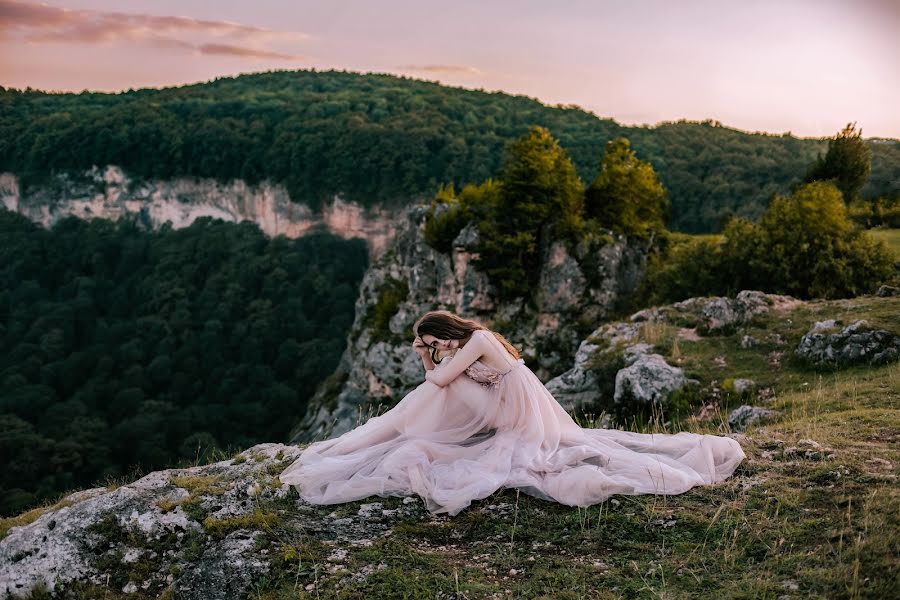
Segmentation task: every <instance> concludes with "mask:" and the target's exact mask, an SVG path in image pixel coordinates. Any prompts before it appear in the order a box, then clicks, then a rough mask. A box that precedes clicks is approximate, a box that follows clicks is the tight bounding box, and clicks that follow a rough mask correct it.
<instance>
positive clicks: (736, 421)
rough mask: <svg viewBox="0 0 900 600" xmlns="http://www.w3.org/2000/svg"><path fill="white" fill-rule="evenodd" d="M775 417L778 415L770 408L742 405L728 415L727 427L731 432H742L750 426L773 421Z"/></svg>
mask: <svg viewBox="0 0 900 600" xmlns="http://www.w3.org/2000/svg"><path fill="white" fill-rule="evenodd" d="M777 416H778V413H777V412H776V411H774V410H772V409H770V408H762V407H761V406H750V405H749V404H744V405H741V406H739V407H737V408H736V409H734V410H733V411H731V412H730V413H729V414H728V426H729V427H731V430H732V431H737V432H744V431H747V428H748V427H750V426H751V425H756V424H757V423H762V422H765V421H768V420H771V419H774V418H775V417H777Z"/></svg>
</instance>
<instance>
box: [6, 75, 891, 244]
mask: <svg viewBox="0 0 900 600" xmlns="http://www.w3.org/2000/svg"><path fill="white" fill-rule="evenodd" d="M535 124H536V125H540V126H542V127H545V128H546V129H547V130H549V131H550V132H551V134H552V135H553V136H554V137H555V138H556V139H558V140H559V143H560V145H561V146H562V147H563V148H565V150H566V152H567V153H568V155H569V157H570V159H571V160H572V163H573V164H574V166H575V169H576V172H577V173H578V175H579V176H580V177H581V179H582V180H583V181H588V182H590V181H593V178H594V176H595V174H596V168H597V164H598V163H599V160H600V158H601V155H602V154H603V151H604V147H605V144H606V143H607V142H608V141H610V140H612V139H615V138H618V137H623V136H624V137H627V138H628V139H629V140H630V142H631V145H632V148H633V149H634V151H635V153H636V155H637V156H638V157H639V158H640V159H641V160H645V161H647V162H649V163H650V164H651V165H653V168H654V170H655V171H656V173H657V174H658V176H659V179H660V181H661V182H662V184H663V185H664V186H665V187H666V189H667V190H668V192H669V199H670V202H671V207H672V212H671V219H670V221H669V223H668V226H669V227H670V228H671V229H674V230H679V231H689V232H700V231H716V230H718V229H719V227H720V226H721V224H722V223H724V221H725V220H726V219H727V218H728V217H729V216H730V215H737V216H743V217H747V218H758V217H759V216H760V215H761V214H762V212H763V210H764V209H765V207H766V204H767V202H768V200H769V199H770V198H771V197H772V196H773V195H774V194H775V193H786V192H788V191H789V189H790V186H791V185H792V184H793V183H796V182H797V181H799V180H801V179H802V173H803V172H804V170H805V168H806V166H807V165H808V164H809V163H810V162H811V161H812V160H813V159H814V158H815V156H816V155H817V153H819V152H821V151H822V150H823V149H824V148H825V143H826V142H825V141H824V140H817V139H798V138H796V137H793V136H791V135H790V134H784V135H769V134H750V133H745V132H742V131H739V130H736V129H731V128H728V127H723V126H721V125H720V124H719V123H717V122H713V121H703V122H687V121H679V122H676V123H663V124H660V125H658V126H655V127H624V126H621V125H619V124H617V123H616V122H614V121H612V120H610V119H601V118H598V117H597V116H596V115H594V114H592V113H590V112H586V111H584V110H582V109H580V108H578V107H575V106H561V105H557V106H546V105H544V104H541V103H540V102H538V101H536V100H534V99H532V98H528V97H524V96H511V95H509V94H505V93H501V92H494V93H487V92H484V91H482V90H465V89H460V88H450V87H446V86H441V85H439V84H437V83H432V82H427V81H420V80H414V79H409V78H405V77H395V76H391V75H375V74H367V75H361V74H356V73H346V72H338V71H328V72H316V71H274V72H266V73H257V74H248V75H241V76H238V77H223V78H219V79H216V80H214V81H210V82H207V83H201V84H196V85H186V86H179V87H170V88H164V89H138V90H129V91H127V92H122V93H119V94H104V93H95V92H82V93H80V94H59V93H44V92H38V91H34V90H30V89H28V90H25V91H20V90H12V89H3V88H0V171H10V172H14V173H16V174H18V175H20V176H21V177H22V181H23V184H24V185H25V186H27V185H28V184H29V183H35V182H39V181H41V180H43V179H45V178H46V177H47V176H48V175H49V174H51V173H53V172H58V171H63V170H71V169H76V170H80V169H87V168H90V167H91V166H92V165H98V166H103V165H106V164H115V165H119V166H121V167H123V168H124V169H125V170H126V171H127V172H128V173H129V175H132V176H135V177H148V178H149V177H156V178H170V177H174V176H203V177H214V178H218V179H220V180H223V181H229V180H231V179H233V178H242V179H244V180H246V181H248V182H250V183H256V182H259V181H261V180H263V179H268V180H271V181H273V182H280V183H283V184H284V185H285V186H286V187H287V189H288V191H289V193H290V195H291V197H292V198H293V199H294V200H295V201H297V202H303V203H307V204H310V205H313V206H316V205H317V204H318V203H320V202H321V201H323V200H325V199H328V198H330V197H331V196H332V195H334V194H341V195H343V196H344V197H346V198H348V199H352V200H356V201H358V202H361V203H363V204H374V203H378V204H383V203H390V202H403V203H405V202H408V201H409V200H410V199H413V198H420V197H431V196H433V195H434V193H435V191H436V189H437V188H438V186H439V185H440V184H444V183H451V182H452V183H453V184H454V185H455V186H456V188H457V189H461V188H463V187H464V186H465V185H466V184H468V183H471V184H477V183H478V182H482V181H484V180H486V179H489V178H492V177H498V176H499V173H500V170H501V168H502V166H503V165H502V157H503V152H504V149H505V147H506V145H507V144H508V143H509V142H510V141H512V140H514V139H516V138H518V137H521V136H522V135H524V134H525V133H526V132H527V131H528V128H529V127H530V126H531V125H535ZM866 144H867V146H869V147H870V148H871V150H872V177H871V178H870V179H869V182H868V183H867V185H866V186H865V187H864V188H863V189H862V192H861V194H862V196H863V197H866V198H874V197H880V196H891V195H894V194H897V193H900V191H898V186H900V183H898V179H897V176H896V174H897V172H898V171H900V143H898V142H897V141H896V140H885V141H878V142H877V143H876V142H875V141H870V142H866Z"/></svg>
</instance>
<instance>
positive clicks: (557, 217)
mask: <svg viewBox="0 0 900 600" xmlns="http://www.w3.org/2000/svg"><path fill="white" fill-rule="evenodd" d="M499 179H500V188H499V190H498V192H499V193H498V194H497V195H496V197H495V200H494V201H493V202H492V203H491V206H489V207H488V210H487V211H486V216H485V218H484V219H482V220H481V221H480V222H479V236H480V240H481V242H480V249H479V250H480V257H479V259H478V261H477V266H478V268H479V269H480V270H482V271H484V272H485V273H487V274H488V276H489V277H491V279H492V280H493V281H494V283H495V284H496V285H497V286H498V288H499V291H500V293H501V294H502V295H504V296H507V297H510V296H524V295H527V294H528V293H529V292H530V291H531V290H532V289H533V286H534V285H535V284H536V283H537V279H538V277H539V275H540V262H541V257H540V249H541V247H542V245H543V244H544V243H545V242H547V241H549V240H548V239H546V238H547V237H550V238H552V239H558V238H563V239H569V240H573V241H574V240H575V239H577V238H578V236H579V235H580V234H581V232H582V231H583V217H582V214H583V210H584V186H583V184H582V182H581V180H580V179H579V178H578V175H577V173H576V172H575V166H574V165H573V164H572V161H571V160H570V159H569V156H568V155H567V154H566V151H565V150H564V149H563V148H562V147H561V146H560V145H559V142H558V141H557V140H556V139H555V138H554V137H553V136H552V135H551V134H550V132H549V131H548V130H547V129H545V128H543V127H538V126H532V127H531V128H529V130H528V132H527V133H526V134H525V135H523V136H522V137H520V138H518V139H517V140H515V141H513V142H512V143H510V145H509V146H508V147H507V150H506V156H505V158H504V163H503V168H502V170H501V173H500V178H499Z"/></svg>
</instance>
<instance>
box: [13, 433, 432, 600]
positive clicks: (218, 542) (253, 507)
mask: <svg viewBox="0 0 900 600" xmlns="http://www.w3.org/2000/svg"><path fill="white" fill-rule="evenodd" d="M301 450H302V448H301V447H298V446H285V445H282V444H261V445H258V446H254V447H252V448H249V449H248V450H245V451H244V452H242V453H240V454H239V455H237V456H235V457H234V458H232V459H228V460H223V461H220V462H217V463H214V464H210V465H204V466H197V467H190V468H186V469H168V470H165V471H157V472H154V473H150V474H149V475H147V476H145V477H143V478H141V479H139V480H137V481H135V482H133V483H130V484H127V485H123V486H121V487H118V488H116V489H107V488H102V487H101V488H94V489H89V490H85V491H82V492H77V493H75V494H72V495H70V496H68V497H66V498H64V499H63V500H61V501H60V502H58V503H57V504H56V505H55V506H53V507H49V508H47V509H45V510H44V511H43V513H42V514H40V516H37V517H36V518H33V520H31V522H28V523H24V524H22V525H21V526H17V527H13V528H12V529H10V530H9V532H8V533H7V535H6V536H5V537H4V538H3V539H2V540H0V594H2V596H3V597H4V598H7V597H12V598H20V597H30V596H31V595H32V593H33V592H36V591H37V590H41V589H44V590H47V591H53V592H55V593H56V594H59V593H62V594H63V597H92V598H93V597H98V598H102V597H106V596H107V595H108V596H109V597H116V598H118V597H121V595H120V593H119V592H122V593H125V594H131V593H136V594H135V595H136V597H141V598H145V597H147V598H150V597H153V598H155V597H166V598H183V599H196V600H219V599H221V600H230V599H231V598H239V597H246V596H247V594H249V593H250V592H251V590H252V589H253V585H254V583H255V582H258V580H259V579H260V578H261V577H265V576H266V575H267V574H268V573H269V572H270V570H271V569H272V568H273V564H274V565H275V567H274V568H277V567H278V566H279V564H281V565H282V566H283V563H284V561H285V560H288V559H290V560H292V561H294V562H295V564H293V565H291V569H292V571H298V565H297V564H296V561H297V559H298V557H297V556H293V558H291V557H289V556H287V555H286V554H285V552H286V550H285V542H286V541H288V540H291V539H294V538H297V539H298V543H299V538H300V536H306V537H304V538H303V540H304V542H309V540H310V538H314V540H315V541H316V543H318V544H322V545H323V546H324V547H325V549H327V550H330V551H331V554H330V555H327V556H326V555H323V559H324V560H323V563H324V564H326V565H327V566H328V570H327V572H321V573H319V574H318V579H319V580H321V579H322V577H323V576H326V577H329V574H335V576H334V577H329V580H330V583H329V586H331V587H335V588H337V589H339V588H341V587H343V586H347V585H351V584H358V583H360V582H361V581H362V580H364V579H365V576H366V574H365V573H355V574H354V573H349V570H348V569H347V568H346V567H347V565H346V564H344V563H345V562H346V561H345V559H346V556H347V550H346V548H348V547H350V548H352V547H355V546H365V545H370V544H371V543H372V540H373V539H376V538H378V537H380V536H385V535H390V534H391V533H392V530H393V524H394V523H397V522H399V521H402V520H410V519H413V520H421V519H423V518H425V519H427V518H428V517H427V512H426V510H425V507H424V506H423V505H422V502H421V500H420V499H418V498H417V497H414V496H410V497H407V498H403V499H402V500H401V499H390V500H391V501H393V503H394V504H396V505H397V507H396V508H392V509H386V508H384V505H383V504H382V503H380V502H375V503H371V504H362V505H361V506H360V507H359V510H358V513H357V514H356V515H353V518H351V517H348V516H342V517H340V516H338V514H337V513H336V512H335V511H334V509H335V508H340V507H331V506H315V505H310V504H308V503H306V502H304V501H303V500H302V499H300V498H299V496H298V494H297V492H296V490H294V489H293V488H291V487H290V486H288V485H286V484H285V485H282V484H281V483H280V482H279V481H278V474H279V473H280V472H281V471H282V470H283V469H284V468H285V467H286V466H287V465H289V464H290V463H291V462H293V460H294V459H295V458H296V457H297V456H298V455H299V453H300V452H301ZM32 512H34V511H32ZM38 512H39V511H38ZM329 547H331V548H329ZM291 551H293V552H295V551H296V550H291ZM299 566H305V565H303V564H302V561H301V564H300V565H299ZM374 568H377V567H374ZM341 571H345V574H344V575H343V576H341V573H340V572H341ZM301 574H302V573H301V572H299V571H298V572H297V577H298V579H299V578H300V576H301ZM308 578H309V579H312V578H313V574H312V572H311V571H310V573H309V577H308ZM304 579H306V576H305V574H304ZM73 585H77V586H79V587H78V589H79V592H80V594H74V595H72V594H69V593H67V592H70V591H71V590H72V586H73ZM310 585H312V584H310ZM38 597H44V596H43V595H38Z"/></svg>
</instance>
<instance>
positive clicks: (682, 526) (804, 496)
mask: <svg viewBox="0 0 900 600" xmlns="http://www.w3.org/2000/svg"><path fill="white" fill-rule="evenodd" d="M898 314H900V298H877V297H871V296H866V297H859V298H853V299H850V300H838V301H828V302H825V301H822V302H809V303H802V304H798V305H796V306H794V307H792V308H790V309H788V310H787V311H786V312H783V313H772V314H769V315H764V316H763V317H761V318H759V319H758V320H756V321H754V322H753V323H752V324H751V325H750V326H747V327H744V328H742V329H739V330H738V331H736V332H735V333H733V334H731V335H727V336H718V337H709V338H699V339H697V338H696V337H695V336H694V335H689V334H686V333H687V332H685V331H679V330H677V329H667V328H662V327H659V328H658V329H656V330H648V331H646V332H644V334H645V335H644V338H645V339H652V340H654V343H656V344H657V347H658V348H659V349H660V351H661V352H664V353H665V354H666V355H667V358H668V360H669V361H671V362H673V363H678V364H680V365H681V366H682V367H683V368H684V369H685V371H686V372H687V374H688V375H689V376H692V377H697V378H698V379H700V380H701V382H702V383H703V384H704V385H705V386H707V387H708V388H709V389H718V390H719V392H720V395H719V396H716V398H717V400H715V401H712V402H711V403H710V404H709V406H707V407H706V409H705V410H703V411H701V412H700V413H699V414H697V415H694V416H692V417H691V418H688V419H685V420H683V421H681V422H677V423H660V422H659V421H656V422H651V423H648V424H646V425H638V424H635V426H634V427H632V428H633V429H640V430H642V431H645V432H670V433H671V432H675V431H681V430H690V431H695V432H701V433H717V434H726V433H728V426H727V424H726V419H725V417H724V415H726V414H727V413H728V410H729V409H730V408H733V407H734V406H736V405H738V404H741V403H745V402H747V401H750V402H751V403H754V404H759V405H765V406H767V407H769V408H772V409H775V410H777V411H779V416H778V417H777V418H776V420H774V421H773V422H772V423H770V424H767V425H764V426H756V427H751V429H749V430H748V431H747V432H746V433H745V434H744V435H739V436H738V439H739V440H740V442H741V445H742V446H743V448H744V450H745V452H746V453H747V460H746V461H745V462H744V463H743V464H742V465H741V466H740V467H739V468H738V470H737V471H736V473H735V475H734V476H733V477H732V478H730V479H728V480H726V481H724V482H722V483H720V484H717V485H714V486H709V487H701V488H695V489H693V490H691V491H689V492H687V493H685V494H682V495H679V496H650V495H648V496H635V497H631V496H614V497H613V498H611V499H610V500H608V501H606V502H603V503H602V504H599V505H596V506H591V507H588V508H577V507H568V506H563V505H561V504H557V503H553V502H545V501H542V500H539V499H536V498H533V497H531V496H528V495H525V494H518V493H516V492H515V491H514V490H500V491H498V492H497V493H495V494H493V495H492V496H490V497H488V498H486V499H484V500H481V501H478V502H475V503H474V504H473V506H472V507H470V508H469V509H467V510H465V511H463V512H462V513H460V514H459V515H457V516H455V517H450V518H448V517H445V516H441V517H430V516H429V515H427V514H425V513H423V512H418V513H414V514H410V515H409V516H408V517H404V518H403V519H402V520H400V521H399V522H398V523H396V524H395V525H394V529H393V532H392V533H391V535H389V536H387V537H377V538H375V539H372V540H371V544H368V545H366V544H363V545H350V544H342V543H341V542H340V541H337V542H336V541H335V540H330V539H324V538H323V537H322V536H321V535H320V534H319V531H320V530H319V529H317V528H316V527H315V526H311V525H310V524H313V523H315V522H316V520H317V518H322V517H324V516H325V515H328V514H329V513H332V512H334V513H336V515H335V516H336V517H350V518H351V520H352V521H354V522H356V521H357V518H358V517H356V515H357V511H358V510H359V508H360V506H361V505H362V504H363V503H367V502H373V501H378V502H381V503H382V504H383V507H384V508H387V509H393V508H397V507H400V506H401V505H402V500H401V499H399V498H388V499H383V498H378V497H371V498H367V499H365V500H362V501H358V502H349V503H345V504H341V505H330V506H314V507H312V508H313V512H310V511H309V510H308V509H304V510H300V509H299V508H298V506H297V504H296V503H295V501H294V500H289V499H283V500H280V501H278V502H274V501H273V502H260V504H259V506H257V508H256V510H257V512H258V513H259V518H252V519H250V518H248V519H245V520H243V521H241V522H240V523H237V522H235V523H231V522H229V523H225V524H219V523H213V524H211V525H216V526H219V527H224V526H226V525H227V531H232V530H236V529H250V530H259V531H261V532H262V534H263V535H261V536H259V537H258V538H257V539H256V542H255V544H256V545H255V548H257V550H258V552H259V553H260V554H259V556H261V557H262V556H263V555H265V556H267V557H269V560H271V568H270V570H269V572H268V573H267V574H266V575H264V576H261V577H259V578H258V579H257V580H256V581H255V582H254V588H253V593H252V594H251V595H252V597H254V598H260V599H269V600H275V599H286V598H373V597H378V598H473V599H474V598H518V597H523V598H546V599H570V598H571V599H576V598H697V597H704V598H705V597H721V598H888V597H891V595H892V594H893V592H894V591H895V590H896V589H898V586H900V581H898V570H897V569H896V566H897V562H898V557H900V541H898V539H897V537H896V535H895V534H896V532H897V531H898V528H900V489H898V486H897V477H898V474H900V473H898V468H897V466H898V465H900V444H898V442H900V363H895V364H892V365H886V366H882V367H878V368H872V367H854V368H848V369H845V370H841V371H834V372H814V371H808V370H805V369H804V368H802V367H801V366H800V365H798V364H796V363H795V362H794V360H793V359H792V358H791V356H792V352H793V349H794V348H795V347H796V344H797V341H798V340H799V337H800V336H801V335H802V334H803V333H805V332H806V331H807V330H808V328H809V326H810V325H811V324H812V323H813V322H814V321H816V320H821V319H825V318H835V319H840V320H842V321H843V322H845V323H848V322H851V321H853V320H856V319H860V318H864V319H867V320H868V321H869V322H870V323H872V324H873V325H876V326H880V327H886V328H888V329H890V330H893V331H894V332H900V320H898V318H897V315H898ZM745 335H750V336H752V337H753V338H754V339H755V340H756V341H757V343H756V345H754V346H752V347H750V348H745V347H743V346H742V344H741V341H742V339H743V336H745ZM737 377H751V378H753V379H755V380H756V381H757V383H758V384H759V387H760V389H761V390H763V391H762V392H761V394H760V397H757V398H746V397H744V398H738V397H735V396H733V395H730V394H729V393H727V392H726V391H724V389H723V388H722V387H720V386H719V385H718V382H723V381H725V380H727V379H729V378H737ZM581 424H582V425H583V426H590V425H591V423H588V422H582V423H581ZM271 474H272V475H274V474H276V473H275V472H272V473H271ZM254 514H256V513H254ZM317 515H318V517H317ZM204 526H205V527H206V526H207V525H206V524H205V525H204ZM359 526H362V527H364V526H365V519H364V518H363V520H362V522H360V524H359ZM336 548H337V549H342V550H346V556H345V557H344V558H342V559H341V560H340V563H341V564H335V562H334V561H333V560H332V559H330V558H329V554H330V553H333V552H334V551H335V549H336ZM263 551H265V552H263ZM125 568H136V567H129V566H127V565H126V567H125ZM354 574H355V575H354ZM350 576H354V578H350ZM345 578H346V579H345ZM342 580H343V583H341V582H342ZM70 591H71V592H72V593H73V594H74V596H72V597H85V598H93V597H104V598H119V597H122V598H124V597H126V596H125V595H121V594H119V593H118V592H117V591H116V590H115V589H114V588H113V589H110V588H105V587H104V588H101V587H99V586H94V585H90V584H84V585H81V584H79V585H78V586H75V587H74V588H73V589H72V590H70ZM167 593H168V592H164V593H163V596H162V597H172V596H171V594H169V595H166V594H167ZM33 597H34V598H39V597H45V596H42V595H40V593H37V594H35V595H34V596H33ZM127 597H129V598H140V597H144V596H143V595H142V592H140V591H138V593H137V594H131V595H129V596H127ZM148 597H149V596H148Z"/></svg>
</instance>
